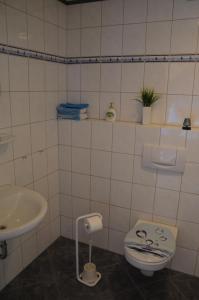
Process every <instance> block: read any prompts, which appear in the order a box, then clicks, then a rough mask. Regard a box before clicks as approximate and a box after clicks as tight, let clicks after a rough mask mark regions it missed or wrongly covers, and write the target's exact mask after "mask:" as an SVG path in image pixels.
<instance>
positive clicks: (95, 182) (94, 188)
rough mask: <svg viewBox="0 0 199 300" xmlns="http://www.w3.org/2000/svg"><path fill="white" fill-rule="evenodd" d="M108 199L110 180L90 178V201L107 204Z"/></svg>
mask: <svg viewBox="0 0 199 300" xmlns="http://www.w3.org/2000/svg"><path fill="white" fill-rule="evenodd" d="M109 198H110V180H109V179H106V178H101V177H95V176H91V199H92V200H94V201H98V202H102V203H108V202H109Z"/></svg>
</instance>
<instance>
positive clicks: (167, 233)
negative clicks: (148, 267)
mask: <svg viewBox="0 0 199 300" xmlns="http://www.w3.org/2000/svg"><path fill="white" fill-rule="evenodd" d="M176 236H177V228H176V227H174V226H167V225H165V226H164V225H163V224H159V223H153V222H147V221H141V220H139V221H138V222H137V223H136V225H135V226H134V228H133V229H132V230H131V231H129V233H128V234H127V236H126V238H125V240H124V243H125V247H126V248H128V250H129V251H130V252H129V254H130V253H131V254H132V255H133V256H134V257H135V258H136V259H137V260H140V261H142V260H144V261H148V262H151V263H155V262H158V261H161V262H162V261H163V260H164V259H166V260H168V259H170V258H171V257H172V256H173V254H174V253H175V248H176Z"/></svg>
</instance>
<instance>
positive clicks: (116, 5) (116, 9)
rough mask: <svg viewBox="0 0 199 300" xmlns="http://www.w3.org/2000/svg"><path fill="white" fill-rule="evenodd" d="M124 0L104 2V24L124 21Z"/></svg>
mask: <svg viewBox="0 0 199 300" xmlns="http://www.w3.org/2000/svg"><path fill="white" fill-rule="evenodd" d="M123 3H124V1H123V0H108V1H106V2H102V25H116V24H122V23H123Z"/></svg>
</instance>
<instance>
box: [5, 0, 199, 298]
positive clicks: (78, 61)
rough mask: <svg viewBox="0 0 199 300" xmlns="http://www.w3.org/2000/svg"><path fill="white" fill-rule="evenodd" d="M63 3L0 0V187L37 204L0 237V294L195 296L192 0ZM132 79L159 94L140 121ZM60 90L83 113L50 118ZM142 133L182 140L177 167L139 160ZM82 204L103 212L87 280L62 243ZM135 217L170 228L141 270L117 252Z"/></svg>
mask: <svg viewBox="0 0 199 300" xmlns="http://www.w3.org/2000/svg"><path fill="white" fill-rule="evenodd" d="M63 2H68V3H65V4H64V3H63ZM69 2H70V3H69ZM71 2H73V1H58V0H0V186H5V185H17V186H19V187H25V188H27V189H28V190H33V191H36V192H38V193H39V194H41V195H42V196H43V197H44V198H45V199H46V200H47V206H48V210H47V213H46V214H45V217H44V218H43V220H42V222H41V223H40V224H39V225H38V226H36V227H35V228H33V229H32V230H29V231H28V232H26V233H25V234H23V235H20V236H16V237H14V238H11V239H7V240H6V242H7V244H6V251H7V253H6V257H5V259H0V299H2V300H4V299H31V300H32V299H60V300H62V299H69V300H71V299H74V300H75V299H86V298H87V299H93V298H94V297H96V298H97V299H107V300H112V299H115V300H117V299H121V298H122V297H124V299H132V298H133V297H134V299H136V300H139V299H142V300H143V299H151V300H153V299H160V298H161V297H163V299H169V300H174V299H182V300H188V299H199V289H198V284H199V279H198V277H199V235H198V232H199V180H198V178H199V177H198V174H199V156H198V152H199V85H198V82H199V55H198V53H199V27H198V26H199V23H198V22H199V1H198V0H104V1H74V2H76V3H74V5H66V4H71ZM81 2H86V3H81ZM143 87H148V88H151V89H154V91H155V92H156V93H157V94H158V95H159V99H158V101H156V103H154V104H153V105H152V110H151V121H150V123H149V124H145V125H143V124H142V112H143V108H142V105H141V103H140V102H139V101H137V98H138V97H139V95H140V91H141V89H142V88H143ZM66 102H70V103H73V104H76V105H78V104H79V103H87V104H89V107H88V119H87V120H81V121H73V120H66V119H57V112H56V108H57V106H58V105H59V104H60V103H66ZM110 103H113V106H114V109H115V111H116V121H115V122H108V121H107V120H105V116H106V113H107V111H108V110H109V106H110ZM185 118H190V120H191V130H183V129H182V127H183V122H184V119H185ZM189 129H190V128H189ZM5 137H6V138H8V140H7V142H6V143H3V139H4V138H5ZM145 144H150V145H155V146H160V147H170V148H171V149H174V148H175V149H177V148H178V149H181V148H183V149H185V151H186V162H185V167H184V170H183V171H182V172H175V171H172V170H171V171H168V170H166V171H165V170H162V169H156V168H148V167H146V168H145V167H143V165H142V163H143V162H142V160H143V147H144V145H145ZM0 189H1V188H0ZM0 192H1V191H0ZM0 202H1V200H0ZM0 207H1V203H0ZM92 212H99V213H100V214H102V216H103V229H102V230H100V231H99V232H96V233H95V234H93V235H92V238H93V244H94V246H96V247H94V249H93V260H94V262H95V263H96V265H97V268H98V269H99V271H100V272H101V276H102V278H101V280H100V282H99V283H98V284H97V285H96V287H94V288H90V287H86V286H84V285H83V284H82V283H80V282H78V281H77V280H76V278H75V276H76V275H75V243H74V240H75V229H76V223H75V221H76V219H77V218H78V217H79V216H82V215H86V214H89V213H92ZM1 218H2V214H1V211H0V220H1ZM27 218H28V217H27ZM138 220H145V221H148V222H156V223H160V224H163V225H165V226H166V225H168V226H172V227H176V228H177V230H178V234H177V239H176V249H175V255H174V256H173V257H172V259H171V260H170V261H169V263H168V265H167V268H164V269H162V270H160V271H157V272H155V274H154V276H152V277H146V276H144V275H142V274H141V273H140V272H139V270H137V269H136V268H135V267H133V266H131V265H130V264H129V263H128V262H127V261H126V260H125V258H124V239H125V237H126V235H127V233H128V232H129V231H130V230H131V229H132V228H133V227H134V226H135V224H136V222H137V221H138ZM0 225H2V224H1V223H0ZM79 229H80V230H79V239H80V241H81V242H83V243H84V242H85V243H86V244H81V245H80V256H81V257H80V263H83V262H85V259H87V250H88V249H87V248H88V247H87V243H88V239H89V237H88V234H87V233H86V231H85V230H84V228H83V226H80V228H79ZM2 232H3V230H2ZM0 236H1V230H0ZM0 240H1V239H0ZM0 246H1V247H0V258H1V255H2V252H3V250H5V249H4V247H2V244H1V242H0ZM154 287H155V288H154Z"/></svg>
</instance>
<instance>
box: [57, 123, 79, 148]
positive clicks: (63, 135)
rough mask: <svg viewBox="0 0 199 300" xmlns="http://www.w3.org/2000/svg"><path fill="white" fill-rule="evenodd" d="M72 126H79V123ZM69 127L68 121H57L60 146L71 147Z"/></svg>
mask: <svg viewBox="0 0 199 300" xmlns="http://www.w3.org/2000/svg"><path fill="white" fill-rule="evenodd" d="M73 124H79V123H73ZM81 124H82V122H81ZM71 126H72V125H71V121H70V120H59V122H58V129H59V144H60V145H68V146H70V145H71ZM74 146H75V145H74Z"/></svg>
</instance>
